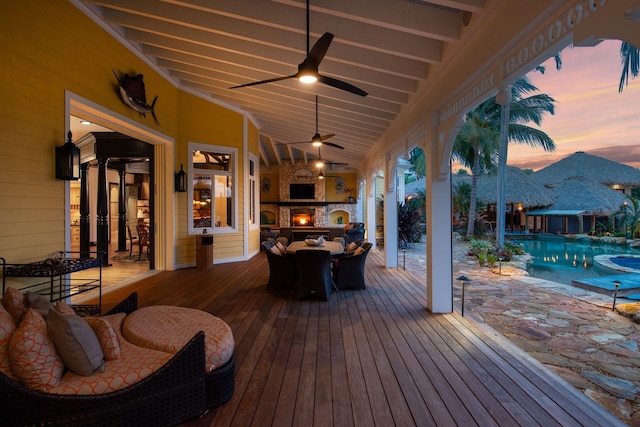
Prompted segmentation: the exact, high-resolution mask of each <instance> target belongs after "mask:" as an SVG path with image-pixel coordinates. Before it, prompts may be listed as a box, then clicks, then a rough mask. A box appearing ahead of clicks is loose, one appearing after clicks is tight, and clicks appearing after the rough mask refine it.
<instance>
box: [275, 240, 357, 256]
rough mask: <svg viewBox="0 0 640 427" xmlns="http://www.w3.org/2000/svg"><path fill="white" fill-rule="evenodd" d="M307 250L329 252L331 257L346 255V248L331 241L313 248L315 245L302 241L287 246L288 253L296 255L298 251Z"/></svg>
mask: <svg viewBox="0 0 640 427" xmlns="http://www.w3.org/2000/svg"><path fill="white" fill-rule="evenodd" d="M307 249H310V250H316V251H329V252H331V255H340V254H341V253H344V247H343V246H342V243H340V242H331V241H329V242H324V243H323V244H322V245H319V246H313V245H307V244H306V243H305V242H304V241H302V240H300V241H295V242H291V244H290V245H289V246H287V253H288V254H295V253H296V251H298V250H307Z"/></svg>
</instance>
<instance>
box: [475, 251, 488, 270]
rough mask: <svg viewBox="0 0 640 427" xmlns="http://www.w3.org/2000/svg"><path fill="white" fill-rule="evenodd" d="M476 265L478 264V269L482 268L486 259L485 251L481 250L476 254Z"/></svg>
mask: <svg viewBox="0 0 640 427" xmlns="http://www.w3.org/2000/svg"><path fill="white" fill-rule="evenodd" d="M477 257H478V264H480V267H482V266H484V263H485V261H486V259H487V251H486V250H485V249H482V250H481V251H480V252H478V255H477Z"/></svg>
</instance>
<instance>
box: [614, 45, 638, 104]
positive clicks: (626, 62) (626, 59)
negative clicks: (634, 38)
mask: <svg viewBox="0 0 640 427" xmlns="http://www.w3.org/2000/svg"><path fill="white" fill-rule="evenodd" d="M620 56H621V57H622V75H621V76H620V84H619V85H618V92H622V90H623V89H624V87H625V86H628V85H629V74H631V76H632V78H636V77H638V71H640V51H638V48H636V47H634V46H633V45H631V44H630V43H627V42H622V45H621V46H620Z"/></svg>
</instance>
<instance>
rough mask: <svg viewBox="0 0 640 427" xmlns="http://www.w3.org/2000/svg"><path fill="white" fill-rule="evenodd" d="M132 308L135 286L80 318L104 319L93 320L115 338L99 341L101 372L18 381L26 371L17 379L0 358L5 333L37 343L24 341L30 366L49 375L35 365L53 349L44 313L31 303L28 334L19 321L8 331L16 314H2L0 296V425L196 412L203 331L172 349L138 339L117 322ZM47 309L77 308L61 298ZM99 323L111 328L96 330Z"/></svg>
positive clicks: (162, 417)
mask: <svg viewBox="0 0 640 427" xmlns="http://www.w3.org/2000/svg"><path fill="white" fill-rule="evenodd" d="M136 308H137V295H136V294H135V293H134V294H132V295H130V296H129V297H128V298H127V299H126V300H124V301H123V302H121V303H120V304H118V305H117V306H116V307H115V308H114V309H112V310H111V311H110V312H109V313H107V315H105V316H102V317H97V318H90V319H89V320H88V321H87V322H88V323H96V324H100V325H103V326H101V327H98V328H97V329H98V331H100V335H101V336H102V337H103V338H104V337H111V338H114V339H115V340H116V341H117V344H114V341H113V340H111V339H109V340H107V341H108V342H102V341H101V342H100V346H101V347H103V349H104V350H105V352H104V355H105V367H104V370H103V371H102V372H94V373H92V374H91V375H88V376H82V375H78V374H76V373H73V372H72V371H70V370H69V369H67V370H66V372H65V373H64V374H63V375H62V376H61V377H60V378H59V379H58V380H57V381H56V382H55V383H54V382H50V383H48V384H46V385H45V387H44V388H43V387H39V386H38V385H36V384H34V386H35V387H27V386H25V384H23V383H22V382H21V381H22V380H24V379H25V377H24V376H21V380H20V381H18V379H17V378H16V375H11V373H9V372H7V371H6V369H7V366H6V364H5V363H2V360H1V359H2V357H3V352H4V351H5V350H6V349H7V347H6V343H7V341H10V344H11V343H13V344H17V343H16V341H17V340H24V342H25V343H26V342H27V340H30V341H33V342H34V343H35V344H38V345H30V347H31V348H30V351H31V352H32V353H33V352H38V355H37V357H34V358H32V360H33V361H34V362H37V363H33V369H32V371H33V372H35V373H36V374H37V375H41V374H40V372H42V373H44V374H47V375H48V373H49V371H42V368H43V367H45V368H46V363H41V362H43V356H44V357H47V358H48V359H52V358H53V357H54V356H55V354H53V353H51V352H49V351H48V350H47V349H46V347H50V346H49V344H48V342H50V341H51V339H50V338H49V337H47V336H46V334H47V328H46V326H45V327H44V329H42V324H41V323H40V322H41V320H42V319H44V318H43V316H42V315H41V314H39V313H37V311H36V310H37V309H38V308H36V307H31V308H29V309H28V311H27V313H26V314H25V317H26V319H27V320H26V321H25V322H27V326H25V328H27V327H32V328H33V329H32V332H33V333H31V337H28V336H27V335H26V334H25V335H22V334H21V333H19V331H18V329H15V328H14V329H13V331H12V325H14V326H15V324H16V323H17V322H15V320H14V322H13V323H12V322H11V319H9V316H12V315H9V314H7V313H8V311H5V310H4V308H3V304H2V303H0V322H3V323H4V324H3V325H0V350H3V351H0V400H1V401H2V405H0V420H2V425H12V426H13V425H16V426H17V425H64V426H87V425H107V424H108V425H177V424H180V423H182V422H184V421H186V420H188V419H192V418H196V417H199V416H201V415H203V414H204V413H205V412H206V410H207V406H206V405H207V397H208V395H207V394H208V390H207V389H206V385H207V384H206V382H205V381H206V379H207V373H206V372H205V370H204V364H205V336H204V333H203V332H197V333H196V334H194V335H193V336H192V337H187V338H186V339H185V342H186V344H185V346H184V347H183V348H182V349H180V350H179V351H178V352H176V354H171V353H167V352H162V351H159V350H153V349H149V348H143V347H138V346H136V345H134V344H132V343H129V342H127V340H126V339H125V338H124V336H123V335H122V334H121V327H120V326H121V325H122V323H123V319H124V318H125V316H126V315H128V314H130V313H131V312H132V311H135V310H136ZM51 309H52V308H50V309H49V310H51ZM53 309H56V310H58V311H59V312H60V314H63V315H65V316H76V315H75V314H73V313H68V312H67V310H68V311H70V310H71V309H70V308H68V307H66V310H63V307H60V306H58V307H56V308H53ZM36 313H37V315H36ZM38 316H40V317H39V318H38ZM36 328H39V329H37V330H36ZM92 328H93V326H92ZM106 330H109V331H111V332H110V333H109V334H106V333H105V334H103V332H104V331H106ZM11 331H12V332H11ZM98 331H96V335H98ZM111 334H113V335H111ZM11 335H13V336H11ZM14 337H18V338H16V339H14ZM34 338H37V342H36V341H35V340H34ZM112 345H115V346H118V349H119V350H120V351H118V352H115V351H113V350H115V348H113V347H112ZM21 348H27V347H26V346H21ZM107 350H109V351H107ZM112 351H113V352H112ZM32 356H33V355H32ZM30 357H31V356H30ZM37 365H41V366H37ZM8 369H11V366H9V367H8ZM34 369H35V370H37V371H34ZM22 373H23V371H21V372H20V374H21V375H22ZM43 385H44V384H43Z"/></svg>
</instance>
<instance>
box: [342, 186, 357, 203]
mask: <svg viewBox="0 0 640 427" xmlns="http://www.w3.org/2000/svg"><path fill="white" fill-rule="evenodd" d="M344 191H345V192H347V193H349V202H350V203H353V202H354V201H355V200H354V199H353V196H352V195H351V194H352V193H353V191H354V189H353V188H345V190H344Z"/></svg>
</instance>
